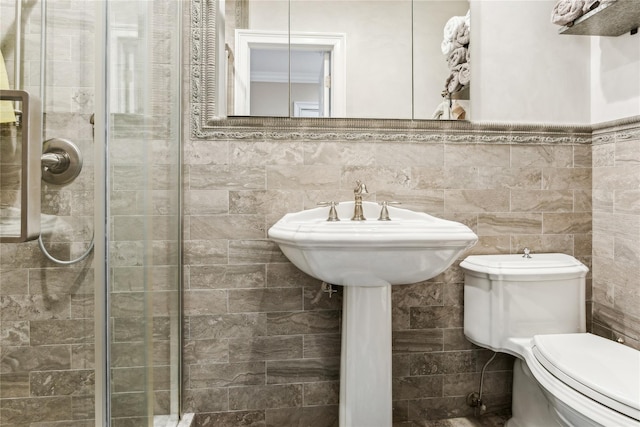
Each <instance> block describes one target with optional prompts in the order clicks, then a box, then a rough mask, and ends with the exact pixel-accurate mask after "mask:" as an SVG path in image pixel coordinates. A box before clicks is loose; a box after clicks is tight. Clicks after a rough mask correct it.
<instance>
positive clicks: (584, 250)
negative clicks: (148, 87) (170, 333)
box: [184, 131, 592, 427]
mask: <svg viewBox="0 0 640 427" xmlns="http://www.w3.org/2000/svg"><path fill="white" fill-rule="evenodd" d="M400 133H402V132H400ZM276 134H277V132H276V133H274V134H272V136H271V137H269V136H268V135H267V133H266V132H253V133H252V132H247V133H244V134H243V133H242V132H229V133H225V132H219V133H217V134H216V136H212V137H211V138H210V139H208V140H207V139H196V138H193V139H191V140H189V141H187V142H186V147H185V148H186V154H185V212H184V213H185V241H184V248H185V254H184V262H185V274H186V280H185V291H184V309H185V313H184V316H185V341H184V342H185V346H184V372H185V377H184V404H185V410H186V411H188V412H195V413H196V417H195V420H196V425H198V426H216V427H222V426H230V427H231V426H234V427H236V426H245V425H251V426H262V425H267V426H294V425H314V426H325V425H326V426H334V425H337V417H338V406H337V403H338V393H339V383H338V380H339V357H340V316H341V298H340V295H341V293H340V292H338V294H336V295H335V296H334V297H333V298H331V299H329V298H328V297H327V296H326V295H325V294H322V293H321V292H320V282H319V281H317V280H315V279H313V278H311V277H309V276H306V275H305V274H303V273H301V272H300V271H298V270H297V269H296V268H295V267H294V266H292V264H290V263H289V262H288V261H287V259H286V258H285V257H284V256H283V255H282V253H281V252H280V251H279V249H278V248H277V246H276V245H274V244H273V243H272V242H270V241H269V240H268V239H267V238H266V237H267V234H266V233H267V230H268V228H269V227H270V226H271V225H272V224H273V223H274V222H275V221H277V220H278V219H279V218H280V217H281V216H282V215H283V214H285V213H287V212H291V211H297V210H301V209H307V208H312V207H314V206H315V205H316V203H317V202H319V201H325V200H351V199H352V197H353V187H354V182H355V180H356V179H360V180H362V181H363V182H365V183H366V184H367V187H368V189H369V192H370V194H369V195H368V196H366V198H365V199H366V200H373V201H382V200H394V201H398V202H401V203H402V204H403V207H406V208H409V209H415V210H418V211H422V212H427V213H429V214H431V215H435V216H438V217H442V218H447V219H453V220H456V221H460V222H463V223H465V224H467V225H468V226H469V227H471V228H472V229H473V230H474V231H475V232H476V233H477V234H478V236H479V242H478V244H477V245H476V246H475V247H474V248H472V249H471V250H469V251H468V252H467V253H465V254H464V255H463V257H464V256H466V255H469V254H492V253H519V252H522V250H523V249H524V247H529V248H531V250H532V252H534V253H535V252H563V253H567V254H571V255H574V256H576V257H577V258H578V259H580V260H581V261H583V262H584V263H585V264H586V265H587V266H590V265H591V221H592V214H591V185H592V184H591V179H592V178H591V146H590V144H589V142H590V135H586V137H585V138H582V139H581V138H575V139H572V138H558V140H557V141H551V140H549V139H546V141H551V142H550V143H545V142H544V141H545V137H544V136H543V135H539V134H537V133H536V132H535V131H529V132H525V133H524V135H523V134H522V133H519V134H517V135H516V133H515V132H514V133H513V134H510V133H509V132H506V133H505V134H504V135H502V137H501V138H491V137H490V136H488V135H483V134H482V133H480V134H478V135H477V137H471V139H469V138H467V139H465V138H458V137H455V136H454V135H448V134H447V133H446V132H441V133H440V134H437V133H436V134H437V136H436V137H431V138H424V139H423V140H417V139H416V138H412V137H408V138H407V139H406V140H402V137H401V138H399V139H400V140H399V141H398V139H397V138H396V139H394V138H389V137H388V136H384V135H381V134H380V135H378V134H376V133H375V132H373V133H371V132H364V133H361V134H360V135H359V136H358V135H349V136H345V137H344V138H343V139H341V138H340V135H339V134H335V133H330V132H329V133H327V134H326V137H324V138H323V137H317V135H314V133H313V132H311V134H305V133H304V132H303V131H301V132H298V133H295V132H294V133H292V134H290V135H289V136H283V134H282V133H280V134H277V135H276ZM284 135H286V133H285V134H284ZM305 135H308V136H309V137H305ZM376 135H377V136H376ZM405 136H406V135H405ZM583 136H584V135H583ZM474 138H475V139H474ZM418 139H419V138H418ZM461 140H462V141H468V142H458V141H461ZM481 140H482V142H481ZM487 141H489V142H487ZM567 141H569V142H567ZM576 141H579V142H576ZM458 264H459V262H456V263H455V265H454V266H453V267H451V268H449V269H448V270H447V271H445V272H444V273H443V274H441V275H440V276H438V277H436V278H434V279H432V280H429V281H427V282H424V283H418V284H410V285H405V286H396V287H394V289H393V396H394V397H393V399H394V402H393V405H394V420H395V422H396V423H401V422H404V421H416V422H418V423H419V422H421V421H423V420H431V419H439V418H451V417H458V416H465V415H470V414H473V409H472V408H470V407H468V406H467V405H466V403H465V400H466V396H467V394H468V393H470V392H472V391H477V389H478V385H479V380H480V374H479V373H480V370H481V369H482V366H483V364H484V362H485V361H486V360H487V359H488V358H489V357H490V352H489V351H487V350H483V349H479V348H478V347H475V346H474V345H472V344H470V343H469V342H468V341H466V339H465V338H464V336H463V332H462V326H463V319H462V317H463V310H462V303H463V296H462V289H463V275H462V273H461V271H460V269H459V267H458ZM587 297H588V298H589V299H590V293H589V294H588V295H587ZM511 364H512V359H511V357H509V356H506V355H499V356H498V358H497V359H496V361H494V362H493V363H492V364H491V365H489V368H488V371H487V374H486V378H485V393H486V394H485V396H486V403H487V406H488V408H489V410H490V411H496V410H502V409H508V408H509V407H510V403H511V402H510V387H511V375H512V374H511Z"/></svg>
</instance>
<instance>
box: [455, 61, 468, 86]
mask: <svg viewBox="0 0 640 427" xmlns="http://www.w3.org/2000/svg"><path fill="white" fill-rule="evenodd" d="M455 71H457V72H458V82H459V83H460V84H461V85H462V86H467V85H468V84H469V82H470V81H471V70H470V69H469V63H468V62H464V63H462V64H460V65H458V66H456V68H455Z"/></svg>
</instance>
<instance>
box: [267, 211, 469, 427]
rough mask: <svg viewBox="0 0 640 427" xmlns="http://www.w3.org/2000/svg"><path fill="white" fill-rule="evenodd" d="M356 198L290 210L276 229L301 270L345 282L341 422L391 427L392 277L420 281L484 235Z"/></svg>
mask: <svg viewBox="0 0 640 427" xmlns="http://www.w3.org/2000/svg"><path fill="white" fill-rule="evenodd" d="M354 204H355V203H354V202H342V203H340V204H339V205H338V206H337V214H338V218H340V221H337V222H330V221H327V218H328V217H329V209H330V208H329V207H323V208H316V209H309V210H305V211H301V212H296V213H290V214H287V215H285V216H284V217H283V218H282V219H281V220H280V221H278V222H277V223H276V224H274V226H273V227H271V228H270V229H269V237H270V238H271V239H272V240H273V241H275V242H276V243H278V245H279V246H280V249H282V252H284V254H285V255H286V256H287V258H289V260H291V262H292V263H293V264H294V265H296V266H297V267H298V268H299V269H300V270H302V271H304V272H305V273H307V274H309V275H311V276H313V277H315V278H316V279H319V280H323V281H325V282H327V283H330V284H332V285H342V286H345V288H344V292H343V302H342V325H341V329H342V346H341V356H340V427H364V426H366V427H391V425H392V418H393V417H392V404H391V402H392V396H391V389H392V387H391V285H399V284H409V283H416V282H421V281H423V280H427V279H430V278H431V277H434V276H437V275H438V274H440V273H441V272H442V271H444V270H445V269H447V268H448V267H449V266H450V265H451V264H452V263H453V262H454V261H455V260H456V259H457V258H458V257H459V256H460V255H461V253H462V252H463V251H464V250H465V249H467V248H469V247H470V246H472V245H474V244H475V243H476V241H477V240H478V237H477V236H476V235H475V234H474V233H473V232H472V231H471V230H470V229H469V228H468V227H466V226H465V225H463V224H460V223H457V222H453V221H446V220H443V219H439V218H435V217H433V216H431V215H427V214H425V213H419V212H413V211H410V210H407V209H400V208H395V207H393V206H389V207H388V211H389V217H390V218H391V220H390V221H379V220H378V217H379V215H380V210H381V207H380V206H379V205H378V204H377V203H373V202H362V207H363V213H364V217H365V218H367V219H366V220H365V221H351V217H352V215H353V213H354Z"/></svg>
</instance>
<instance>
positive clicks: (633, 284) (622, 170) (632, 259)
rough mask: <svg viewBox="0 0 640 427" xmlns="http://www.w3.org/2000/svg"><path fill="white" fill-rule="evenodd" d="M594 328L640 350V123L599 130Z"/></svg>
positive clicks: (595, 151) (596, 140)
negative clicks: (639, 246) (639, 242)
mask: <svg viewBox="0 0 640 427" xmlns="http://www.w3.org/2000/svg"><path fill="white" fill-rule="evenodd" d="M593 188H594V190H593V200H594V203H593V211H594V213H593V295H592V299H593V313H592V322H593V325H592V327H593V331H594V333H597V334H598V335H601V336H604V337H606V338H610V339H618V338H622V339H624V341H625V343H626V344H627V345H629V346H631V347H634V348H637V349H640V287H639V285H638V278H639V277H640V267H639V262H640V251H639V250H638V249H637V246H638V244H637V242H638V241H639V239H640V191H638V188H640V124H638V122H637V120H636V121H635V122H633V123H631V124H627V125H620V126H615V125H613V126H610V127H607V128H602V129H599V130H597V131H595V132H594V146H593Z"/></svg>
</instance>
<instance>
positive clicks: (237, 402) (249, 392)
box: [228, 384, 302, 411]
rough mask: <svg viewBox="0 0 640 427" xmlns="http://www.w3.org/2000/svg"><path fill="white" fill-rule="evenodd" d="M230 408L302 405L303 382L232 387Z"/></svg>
mask: <svg viewBox="0 0 640 427" xmlns="http://www.w3.org/2000/svg"><path fill="white" fill-rule="evenodd" d="M228 392H229V409H230V410H236V411H237V410H241V411H242V410H245V411H246V410H254V409H273V408H289V407H300V406H302V384H272V385H263V386H254V387H232V388H229V389H228Z"/></svg>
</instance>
